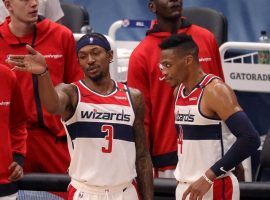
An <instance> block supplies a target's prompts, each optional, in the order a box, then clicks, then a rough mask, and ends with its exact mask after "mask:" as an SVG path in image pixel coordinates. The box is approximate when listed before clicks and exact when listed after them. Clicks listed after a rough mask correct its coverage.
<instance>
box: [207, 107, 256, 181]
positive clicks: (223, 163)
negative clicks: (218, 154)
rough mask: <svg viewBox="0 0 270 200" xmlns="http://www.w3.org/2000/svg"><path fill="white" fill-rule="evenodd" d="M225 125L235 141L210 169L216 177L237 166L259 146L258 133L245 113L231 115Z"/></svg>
mask: <svg viewBox="0 0 270 200" xmlns="http://www.w3.org/2000/svg"><path fill="white" fill-rule="evenodd" d="M225 123H226V125H227V126H228V128H229V129H230V131H231V132H232V133H233V134H234V135H235V136H236V137H237V140H236V142H235V143H234V144H233V145H232V147H231V148H230V149H229V150H228V152H227V153H226V154H225V155H224V156H223V157H222V158H221V159H220V160H219V161H217V162H216V163H215V164H214V165H213V166H212V167H211V170H212V171H213V172H214V173H215V174H216V176H220V175H222V174H224V173H225V172H226V171H229V170H231V169H232V168H234V167H235V166H237V165H238V164H239V163H240V162H242V161H243V160H244V159H246V158H247V157H249V156H250V155H251V154H252V153H254V152H255V151H256V150H257V148H258V147H259V146H260V138H259V135H258V132H257V131H256V130H255V128H254V126H253V125H252V123H251V121H250V120H249V118H248V116H247V115H246V113H245V112H243V111H239V112H236V113H234V114H232V115H231V116H230V117H229V118H228V119H227V120H226V121H225Z"/></svg>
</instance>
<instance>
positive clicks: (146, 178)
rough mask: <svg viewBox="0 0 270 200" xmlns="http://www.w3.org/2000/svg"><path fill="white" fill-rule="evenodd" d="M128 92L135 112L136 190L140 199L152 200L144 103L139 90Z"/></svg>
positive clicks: (151, 174)
mask: <svg viewBox="0 0 270 200" xmlns="http://www.w3.org/2000/svg"><path fill="white" fill-rule="evenodd" d="M130 92H131V96H132V101H133V104H134V111H135V121H134V125H133V128H134V135H135V145H136V170H137V175H138V176H137V182H138V189H139V193H140V195H141V199H143V200H152V199H153V172H152V162H151V158H150V154H149V151H148V148H147V144H146V136H145V130H144V115H145V103H144V100H143V96H142V94H141V92H140V91H139V90H137V89H133V88H131V89H130Z"/></svg>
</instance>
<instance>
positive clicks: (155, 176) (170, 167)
mask: <svg viewBox="0 0 270 200" xmlns="http://www.w3.org/2000/svg"><path fill="white" fill-rule="evenodd" d="M175 168H176V166H175V165H170V166H166V167H162V168H154V178H159V172H160V171H162V172H164V171H166V170H175Z"/></svg>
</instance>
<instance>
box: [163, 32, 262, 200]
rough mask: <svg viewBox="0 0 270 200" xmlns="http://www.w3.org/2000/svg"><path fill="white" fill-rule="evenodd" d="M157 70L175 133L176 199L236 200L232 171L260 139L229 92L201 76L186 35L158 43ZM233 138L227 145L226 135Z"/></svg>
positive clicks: (196, 52)
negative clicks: (170, 90) (170, 92)
mask: <svg viewBox="0 0 270 200" xmlns="http://www.w3.org/2000/svg"><path fill="white" fill-rule="evenodd" d="M159 46H160V48H161V56H160V70H161V73H162V75H163V76H164V78H165V81H166V82H167V83H168V84H169V85H170V86H175V85H179V86H177V87H176V88H175V90H174V97H175V101H174V102H175V103H174V105H175V110H174V115H175V127H176V130H177V134H178V164H177V167H176V170H175V173H174V174H175V177H176V180H177V181H178V185H177V188H176V192H175V193H176V199H182V200H185V199H192V200H197V199H204V200H212V199H226V200H229V199H232V200H238V199H239V198H240V192H239V184H238V181H237V179H236V177H235V176H234V174H233V173H232V172H231V171H232V170H233V168H234V167H236V166H237V165H239V163H241V162H242V161H243V160H244V159H246V158H247V157H249V156H251V155H252V154H253V153H254V152H255V151H256V150H257V148H258V147H259V146H260V138H259V134H258V132H257V131H256V130H255V128H254V126H253V125H252V123H251V121H250V120H249V118H248V116H247V115H246V113H245V112H244V111H243V110H242V108H241V107H240V105H239V104H238V101H237V98H236V96H235V94H234V92H233V90H232V89H231V88H230V87H229V86H228V85H226V84H225V83H224V82H223V81H222V80H221V79H220V78H219V77H217V76H215V75H213V74H207V73H205V72H204V71H203V69H202V66H201V63H200V61H199V47H198V45H197V44H196V43H195V41H194V40H193V39H192V37H191V36H189V35H186V34H183V33H182V34H177V35H172V36H170V37H169V38H167V39H165V40H163V41H162V43H161V44H160V45H159ZM230 135H234V136H235V137H236V138H237V139H236V141H235V142H234V143H233V145H232V146H231V145H230V143H231V141H228V140H229V136H230Z"/></svg>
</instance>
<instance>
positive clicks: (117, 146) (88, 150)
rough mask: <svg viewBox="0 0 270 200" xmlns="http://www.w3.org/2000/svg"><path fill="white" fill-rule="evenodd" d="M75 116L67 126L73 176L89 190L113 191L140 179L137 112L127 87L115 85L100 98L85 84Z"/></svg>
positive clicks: (80, 83)
mask: <svg viewBox="0 0 270 200" xmlns="http://www.w3.org/2000/svg"><path fill="white" fill-rule="evenodd" d="M74 84H75V85H76V86H77V88H78V105H77V107H76V111H75V113H74V115H73V116H72V117H71V118H70V119H69V120H67V121H66V122H63V124H64V127H65V129H66V132H67V137H68V148H69V152H70V156H71V163H70V166H69V175H70V177H71V178H72V179H73V180H76V181H78V182H81V183H84V184H86V185H89V186H98V187H99V186H100V187H108V186H109V187H110V186H116V185H120V184H123V183H126V182H130V181H132V180H133V179H134V178H135V177H136V168H135V159H136V151H135V141H134V134H133V122H134V119H135V115H134V110H133V107H132V104H131V100H130V94H129V92H128V89H127V87H126V86H125V85H124V84H122V83H118V82H115V86H116V87H115V90H114V91H113V92H112V93H111V94H109V95H101V94H98V93H96V92H94V91H92V90H90V89H89V88H87V87H86V86H85V85H84V83H83V82H81V81H79V82H76V83H74Z"/></svg>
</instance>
